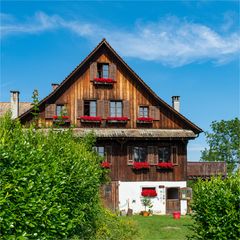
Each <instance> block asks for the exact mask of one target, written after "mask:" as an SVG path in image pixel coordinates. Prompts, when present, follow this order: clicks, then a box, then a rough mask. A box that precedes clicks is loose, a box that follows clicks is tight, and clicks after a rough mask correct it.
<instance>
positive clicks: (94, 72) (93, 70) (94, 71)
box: [90, 62, 97, 81]
mask: <svg viewBox="0 0 240 240" xmlns="http://www.w3.org/2000/svg"><path fill="white" fill-rule="evenodd" d="M96 77H97V62H93V63H91V65H90V81H91V80H94V78H96Z"/></svg>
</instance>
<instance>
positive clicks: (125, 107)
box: [123, 100, 130, 119]
mask: <svg viewBox="0 0 240 240" xmlns="http://www.w3.org/2000/svg"><path fill="white" fill-rule="evenodd" d="M123 116H124V117H128V118H129V119H130V105H129V101H128V100H124V101H123Z"/></svg>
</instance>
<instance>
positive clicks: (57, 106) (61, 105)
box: [56, 104, 66, 116]
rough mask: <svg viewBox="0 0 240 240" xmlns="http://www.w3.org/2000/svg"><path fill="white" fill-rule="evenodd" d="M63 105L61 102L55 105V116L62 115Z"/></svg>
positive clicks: (63, 111)
mask: <svg viewBox="0 0 240 240" xmlns="http://www.w3.org/2000/svg"><path fill="white" fill-rule="evenodd" d="M65 110H66V109H65V107H64V105H63V104H58V105H56V115H57V116H62V115H64V113H65Z"/></svg>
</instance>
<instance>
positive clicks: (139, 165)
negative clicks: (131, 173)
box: [133, 162, 150, 169]
mask: <svg viewBox="0 0 240 240" xmlns="http://www.w3.org/2000/svg"><path fill="white" fill-rule="evenodd" d="M149 168H150V165H149V163H148V162H134V163H133V169H149Z"/></svg>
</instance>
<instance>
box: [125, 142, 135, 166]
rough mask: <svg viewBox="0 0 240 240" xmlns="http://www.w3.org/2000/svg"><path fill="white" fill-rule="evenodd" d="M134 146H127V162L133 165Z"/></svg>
mask: <svg viewBox="0 0 240 240" xmlns="http://www.w3.org/2000/svg"><path fill="white" fill-rule="evenodd" d="M133 162H134V160H133V148H132V147H131V146H128V147H127V164H128V165H133Z"/></svg>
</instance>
